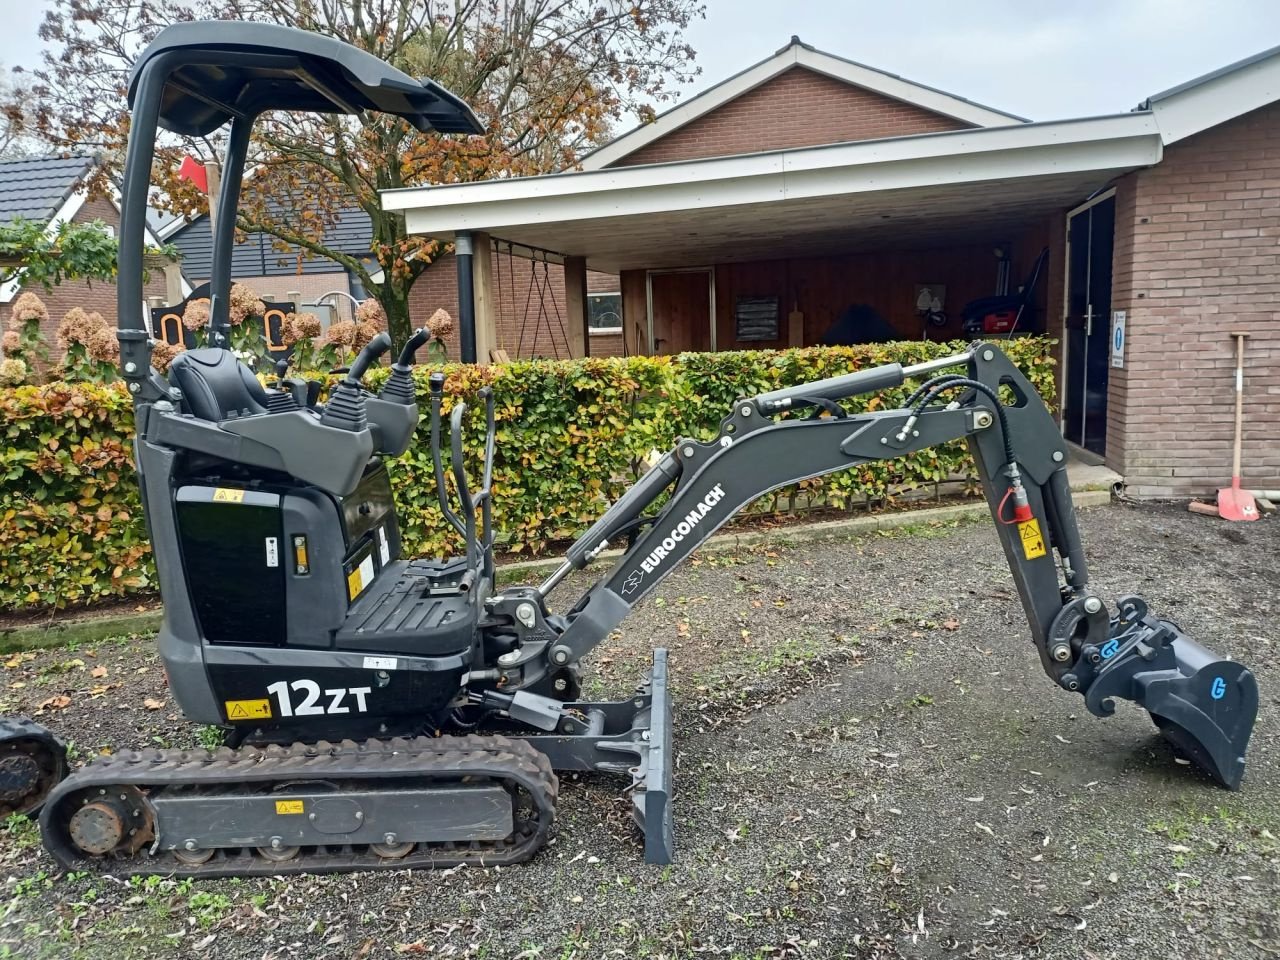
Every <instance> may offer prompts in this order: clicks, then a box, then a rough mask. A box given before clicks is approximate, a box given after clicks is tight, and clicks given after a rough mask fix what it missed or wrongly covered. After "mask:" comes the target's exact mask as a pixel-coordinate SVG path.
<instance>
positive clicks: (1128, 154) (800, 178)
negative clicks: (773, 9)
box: [382, 113, 1161, 239]
mask: <svg viewBox="0 0 1280 960" xmlns="http://www.w3.org/2000/svg"><path fill="white" fill-rule="evenodd" d="M1160 157H1161V144H1160V139H1159V135H1158V130H1157V129H1156V126H1155V122H1154V120H1153V119H1152V118H1151V116H1150V115H1149V114H1145V113H1126V114H1119V115H1117V116H1113V117H1099V118H1093V119H1087V120H1072V121H1061V122H1054V123H1043V124H1020V125H1017V126H1008V127H992V128H986V129H979V130H962V131H957V132H954V133H946V134H931V135H927V136H920V137H905V138H898V139H894V140H876V141H865V142H861V143H850V144H838V145H835V146H827V147H809V148H804V149H799V150H784V151H777V152H773V153H761V154H751V155H746V156H736V157H722V158H717V159H713V160H693V161H687V162H683V163H673V164H655V165H648V166H636V167H617V168H611V169H606V170H597V171H592V172H586V173H573V174H561V175H556V176H544V177H528V178H523V179H513V180H490V181H483V182H480V183H474V184H458V185H452V186H444V187H416V188H409V189H401V190H391V191H385V192H384V193H383V194H382V203H383V207H384V208H385V209H388V210H401V211H403V212H404V213H405V219H406V225H407V227H408V230H409V232H411V233H415V234H426V235H428V236H433V237H440V238H445V239H448V238H451V237H452V236H453V235H454V233H455V232H456V231H459V230H486V229H490V228H494V227H511V226H517V225H529V224H537V223H562V222H566V221H573V220H594V219H599V218H602V217H616V216H636V215H645V214H654V213H666V212H672V211H678V210H699V209H711V208H716V207H729V206H737V205H741V204H753V203H768V202H771V201H779V200H787V199H797V198H805V197H818V196H841V195H848V194H853V193H864V192H871V191H877V190H890V189H902V188H908V187H913V186H929V185H936V184H948V183H951V184H954V183H969V182H982V181H987V180H998V179H1005V178H1009V177H1028V176H1050V175H1054V174H1060V173H1073V172H1079V171H1083V170H1091V169H1097V170H1107V169H1117V168H1133V167H1139V166H1149V165H1151V164H1154V163H1158V162H1159V160H1160Z"/></svg>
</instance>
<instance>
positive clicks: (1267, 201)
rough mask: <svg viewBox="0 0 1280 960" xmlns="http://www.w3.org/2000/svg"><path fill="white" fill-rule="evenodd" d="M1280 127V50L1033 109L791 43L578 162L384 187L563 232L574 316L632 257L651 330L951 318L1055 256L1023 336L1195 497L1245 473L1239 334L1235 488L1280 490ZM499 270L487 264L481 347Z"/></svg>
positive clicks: (1068, 426)
mask: <svg viewBox="0 0 1280 960" xmlns="http://www.w3.org/2000/svg"><path fill="white" fill-rule="evenodd" d="M1278 148H1280V48H1276V49H1274V50H1270V51H1267V52H1265V53H1262V54H1259V55H1258V56H1255V57H1251V58H1249V59H1247V60H1244V61H1241V62H1239V63H1236V64H1232V65H1230V66H1228V67H1226V68H1224V69H1222V70H1219V71H1216V72H1214V73H1212V74H1209V75H1207V76H1204V77H1200V78H1197V79H1195V80H1192V81H1190V82H1188V83H1186V84H1183V85H1181V86H1179V87H1176V88H1174V89H1172V90H1169V91H1166V92H1164V93H1161V94H1157V95H1154V96H1152V97H1151V98H1149V99H1148V100H1147V101H1144V102H1143V103H1142V104H1140V105H1139V106H1138V107H1136V108H1134V109H1132V110H1124V111H1123V112H1118V113H1116V114H1112V115H1107V116H1101V117H1090V118H1085V119H1079V120H1062V121H1042V122H1031V121H1027V120H1024V119H1022V118H1020V117H1015V116H1012V115H1010V114H1007V113H1003V112H1001V111H999V110H994V109H992V108H989V107H984V106H981V105H979V104H976V103H973V102H971V101H968V100H965V99H963V98H961V97H957V96H954V95H952V94H948V93H945V92H943V91H939V90H935V89H932V88H929V87H924V86H921V85H919V84H915V83H912V82H910V81H908V80H905V79H903V78H901V77H898V76H895V75H892V74H887V73H884V72H882V71H878V70H875V69H874V68H871V67H867V66H864V65H861V64H857V63H853V62H850V61H848V60H844V59H842V58H840V57H836V56H832V55H830V54H826V53H823V52H821V51H818V50H815V49H814V48H812V47H810V46H808V45H806V44H803V43H801V42H800V41H799V40H798V39H796V38H792V42H791V43H790V44H788V45H787V46H786V47H784V48H783V49H781V50H780V51H778V52H777V53H776V54H775V55H774V56H773V57H770V58H768V59H766V60H764V61H761V62H760V63H758V64H755V65H754V66H752V67H749V68H747V69H746V70H744V71H742V72H741V73H739V74H737V75H735V76H733V77H730V78H729V79H727V80H725V81H724V82H722V83H720V84H718V85H716V86H714V87H712V88H710V89H709V90H707V91H705V92H704V93H702V94H701V95H699V96H697V97H693V98H691V99H689V100H688V101H686V102H684V103H682V104H681V105H679V106H677V107H675V108H674V109H672V110H669V111H667V112H666V113H664V114H661V115H660V116H659V117H658V118H657V119H656V120H655V121H654V122H652V123H650V124H647V125H644V126H641V127H639V128H637V129H635V130H632V131H630V132H628V133H626V134H624V135H622V136H620V137H618V138H617V139H616V140H614V141H612V142H611V143H609V144H607V145H605V146H603V147H601V148H600V149H599V150H597V151H595V152H594V153H592V154H590V155H588V156H586V157H585V158H584V159H583V161H582V164H581V166H582V170H581V171H580V172H575V173H569V174H561V175H556V176H545V177H532V178H527V179H523V180H505V181H491V182H485V183H476V184H460V185H449V186H439V187H426V188H413V189H405V190H399V191H388V192H386V193H384V195H383V203H384V205H385V206H386V207H387V208H388V209H396V210H402V211H404V213H405V215H406V220H407V224H408V227H409V229H410V230H411V231H412V232H414V233H419V234H424V235H428V236H432V237H436V238H439V239H441V240H444V241H452V240H455V239H457V238H470V239H471V240H472V242H473V245H475V246H476V247H477V248H481V245H483V244H487V245H492V244H494V243H497V244H499V245H502V244H512V245H514V247H513V248H514V249H515V250H517V251H520V250H536V251H554V255H551V256H553V259H555V260H558V261H560V262H563V263H564V265H565V270H566V274H565V275H566V281H567V284H568V291H567V299H568V300H569V302H570V303H571V304H572V305H573V307H574V315H573V318H572V324H573V325H575V326H578V327H580V326H581V325H583V324H585V323H586V319H585V316H584V312H585V311H584V310H583V309H582V308H581V306H580V305H581V304H584V303H585V302H586V299H587V297H586V294H587V289H588V288H587V285H586V283H585V282H584V278H585V275H586V273H587V271H589V270H598V271H602V272H604V273H609V274H613V273H616V274H617V275H618V276H619V290H620V293H621V311H620V312H621V315H622V325H623V330H624V334H625V338H626V341H627V348H628V350H630V351H634V352H641V353H677V352H681V351H684V350H725V349H750V348H757V347H786V346H789V345H806V344H812V343H818V342H822V341H823V340H824V338H828V339H829V338H831V337H832V336H833V335H834V333H835V332H836V331H842V330H844V329H845V328H846V325H847V323H849V322H851V321H850V320H849V318H850V317H859V316H862V315H863V313H859V312H858V311H863V312H864V313H865V312H866V311H870V312H871V314H872V315H873V316H874V317H875V318H876V319H877V320H879V321H881V322H882V323H883V324H884V325H885V329H886V330H887V331H889V332H890V333H891V334H892V335H893V336H896V337H900V338H920V337H928V338H930V339H952V338H960V337H963V336H965V334H964V330H963V323H962V318H963V316H964V315H965V313H966V306H967V305H970V304H974V303H975V302H977V301H979V300H981V299H982V298H984V297H991V296H992V295H994V294H999V293H1005V292H1007V293H1008V294H1011V295H1014V296H1015V298H1016V297H1017V296H1018V293H1019V289H1020V286H1021V285H1023V284H1024V280H1029V279H1030V277H1031V275H1032V273H1033V270H1034V267H1035V264H1036V262H1037V260H1038V259H1039V258H1040V256H1041V254H1042V252H1044V259H1043V261H1042V268H1041V270H1040V271H1039V273H1038V275H1037V276H1036V282H1035V284H1034V286H1033V287H1032V288H1031V290H1030V292H1029V293H1028V294H1026V295H1025V296H1024V297H1023V298H1022V299H1023V300H1024V301H1025V305H1024V307H1023V310H1022V312H1021V313H1020V314H1018V327H1017V330H1016V332H1047V333H1049V334H1051V335H1052V336H1054V337H1055V338H1057V339H1058V341H1059V347H1058V349H1059V351H1060V358H1059V359H1060V364H1061V366H1060V376H1059V390H1060V398H1059V401H1060V402H1059V406H1060V410H1059V414H1060V420H1061V423H1062V429H1063V432H1064V434H1065V436H1066V437H1067V439H1068V440H1070V441H1072V442H1073V443H1075V444H1077V445H1079V446H1080V447H1083V448H1087V449H1089V450H1091V451H1093V452H1095V453H1097V454H1099V455H1102V456H1103V457H1105V460H1106V462H1107V464H1108V465H1109V466H1110V467H1112V468H1113V469H1114V470H1116V471H1118V472H1119V473H1121V474H1122V475H1124V477H1125V479H1126V483H1127V485H1128V490H1129V492H1130V493H1132V494H1134V495H1136V496H1146V497H1183V496H1188V495H1193V494H1204V493H1207V492H1208V491H1210V490H1212V489H1213V488H1215V487H1217V486H1219V485H1221V484H1222V483H1223V482H1224V481H1225V480H1226V479H1227V476H1228V474H1229V472H1230V441H1231V434H1232V424H1233V395H1234V394H1233V390H1234V372H1233V367H1232V356H1231V354H1232V350H1233V340H1232V338H1231V336H1230V334H1231V332H1232V331H1235V330H1243V331H1246V332H1248V333H1249V334H1250V339H1249V341H1248V355H1247V357H1246V375H1245V390H1246V402H1247V406H1248V416H1247V418H1246V429H1245V443H1244V463H1245V467H1244V471H1243V472H1244V475H1245V479H1246V484H1247V485H1250V486H1254V487H1266V488H1276V487H1280V307H1277V295H1278V294H1280V257H1278V254H1280V250H1278V249H1277V244H1280V149H1278ZM548 255H549V254H547V253H541V254H540V256H544V257H545V256H548ZM477 260H479V258H477ZM491 274H492V270H490V269H484V268H483V267H482V266H480V265H474V264H473V268H472V271H471V276H470V281H471V283H472V285H473V287H474V289H475V300H476V310H475V312H474V317H473V318H471V319H472V320H473V322H474V323H475V324H476V329H477V334H476V336H477V341H478V342H480V343H485V342H487V338H491V337H493V336H495V335H496V334H495V333H494V326H495V318H494V315H493V309H492V307H491V306H489V304H490V302H491V301H493V300H494V299H495V298H496V297H497V294H496V293H495V289H494V280H493V278H492V276H491ZM466 319H467V318H464V322H465V320H466ZM1117 327H1119V328H1120V332H1121V341H1120V344H1121V345H1120V347H1119V348H1118V349H1114V350H1113V346H1112V344H1113V340H1114V339H1115V337H1114V333H1115V330H1116V328H1117ZM576 342H578V343H582V344H583V348H584V349H586V350H589V351H591V352H597V351H596V350H595V349H594V348H595V347H596V341H595V340H593V339H591V338H589V337H582V338H579V339H578V340H577V341H576Z"/></svg>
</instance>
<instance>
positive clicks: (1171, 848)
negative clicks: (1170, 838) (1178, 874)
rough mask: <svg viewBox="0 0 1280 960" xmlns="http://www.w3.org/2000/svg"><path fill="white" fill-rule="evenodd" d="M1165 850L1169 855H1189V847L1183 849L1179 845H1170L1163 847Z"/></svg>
mask: <svg viewBox="0 0 1280 960" xmlns="http://www.w3.org/2000/svg"><path fill="white" fill-rule="evenodd" d="M1165 849H1166V850H1168V851H1169V852H1170V853H1190V852H1191V848H1190V847H1184V846H1183V845H1182V844H1180V843H1171V844H1169V845H1168V846H1167V847H1165Z"/></svg>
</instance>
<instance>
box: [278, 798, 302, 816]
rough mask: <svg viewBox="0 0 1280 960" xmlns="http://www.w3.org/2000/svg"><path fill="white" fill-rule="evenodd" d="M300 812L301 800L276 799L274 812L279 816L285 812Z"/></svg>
mask: <svg viewBox="0 0 1280 960" xmlns="http://www.w3.org/2000/svg"><path fill="white" fill-rule="evenodd" d="M301 812H302V801H301V800H277V801H276V813H277V814H279V815H280V816H284V815H285V814H286V813H301Z"/></svg>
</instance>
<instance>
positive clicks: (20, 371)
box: [0, 357, 27, 387]
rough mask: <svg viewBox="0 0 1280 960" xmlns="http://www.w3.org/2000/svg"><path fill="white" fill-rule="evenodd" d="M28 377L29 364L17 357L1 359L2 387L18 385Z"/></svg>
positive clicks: (0, 378) (0, 375)
mask: <svg viewBox="0 0 1280 960" xmlns="http://www.w3.org/2000/svg"><path fill="white" fill-rule="evenodd" d="M26 379H27V365H26V364H25V363H23V362H22V361H21V360H19V359H18V358H17V357H8V358H7V359H4V360H0V387H16V386H18V384H20V383H22V381H24V380H26Z"/></svg>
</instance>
